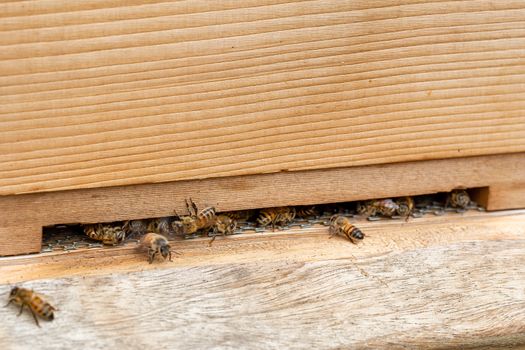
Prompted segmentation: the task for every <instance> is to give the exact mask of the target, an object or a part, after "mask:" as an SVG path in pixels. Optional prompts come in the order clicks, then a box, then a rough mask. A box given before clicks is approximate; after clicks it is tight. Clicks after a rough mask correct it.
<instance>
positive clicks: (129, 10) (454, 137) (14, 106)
mask: <svg viewBox="0 0 525 350" xmlns="http://www.w3.org/2000/svg"><path fill="white" fill-rule="evenodd" d="M27 5H28V2H27V1H11V2H8V3H3V4H0V16H1V17H0V45H2V50H1V52H0V99H1V101H2V104H1V105H0V168H1V171H0V195H9V194H15V193H27V192H41V191H53V190H63V189H78V188H92V187H102V186H118V185H129V184H141V183H152V182H168V181H176V180H186V179H197V178H211V177H218V176H236V175H247V174H257V173H270V172H279V171H281V170H290V171H294V170H302V169H318V168H328V167H346V166H356V165H369V164H381V163H389V162H403V161H411V160H423V159H435V158H451V157H457V156H472V155H487V154H498V153H510V152H523V151H525V119H524V117H523V113H522V111H523V109H524V107H525V103H524V102H523V101H524V100H525V99H524V97H525V79H524V77H525V69H524V68H523V67H524V65H523V57H522V53H523V50H524V49H525V40H524V39H523V38H524V37H525V29H524V28H525V26H524V25H525V3H524V2H523V1H521V0H500V1H489V0H473V1H446V0H439V1H438V0H436V1H424V0H399V1H396V2H392V1H389V0H374V1H369V0H366V1H365V0H355V1H337V0H311V1H292V0H260V1H254V0H248V1H242V2H237V1H212V2H210V1H201V0H190V1H184V2H180V1H161V0H159V1H147V2H138V1H133V2H126V1H116V0H115V1H108V2H104V3H100V2H94V1H83V2H81V3H75V4H71V3H70V2H68V1H64V0H45V1H31V2H30V6H27Z"/></svg>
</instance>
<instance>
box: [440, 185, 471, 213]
mask: <svg viewBox="0 0 525 350" xmlns="http://www.w3.org/2000/svg"><path fill="white" fill-rule="evenodd" d="M449 205H450V206H451V207H452V208H458V209H467V207H468V206H469V205H470V196H469V194H468V193H467V191H465V190H464V189H455V190H452V192H450V193H449V195H448V197H447V201H446V202H445V208H447V207H448V206H449Z"/></svg>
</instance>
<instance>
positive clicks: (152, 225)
mask: <svg viewBox="0 0 525 350" xmlns="http://www.w3.org/2000/svg"><path fill="white" fill-rule="evenodd" d="M172 221H173V219H172V217H169V216H168V217H163V218H156V219H152V220H150V221H149V223H148V228H147V231H148V232H154V233H158V234H160V235H163V236H172V235H173V234H174V232H173V228H172V227H171V223H172Z"/></svg>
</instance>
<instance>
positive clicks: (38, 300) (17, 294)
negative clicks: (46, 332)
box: [6, 287, 56, 327]
mask: <svg viewBox="0 0 525 350" xmlns="http://www.w3.org/2000/svg"><path fill="white" fill-rule="evenodd" d="M12 302H13V303H15V304H16V305H20V312H19V313H18V316H20V315H21V314H22V311H24V307H25V306H27V308H28V309H29V311H31V314H32V315H33V318H34V319H35V322H36V325H37V326H38V327H40V324H39V323H38V318H37V317H36V316H37V315H38V316H40V317H41V318H43V319H44V320H47V321H52V320H53V319H54V318H55V314H54V311H56V308H55V307H53V306H52V305H51V304H49V303H48V302H47V301H45V300H44V299H43V298H42V296H40V295H38V294H36V293H35V292H34V291H32V290H29V289H26V288H19V287H13V288H12V289H11V293H10V294H9V301H8V303H7V304H6V307H7V306H8V305H9V304H11V303H12Z"/></svg>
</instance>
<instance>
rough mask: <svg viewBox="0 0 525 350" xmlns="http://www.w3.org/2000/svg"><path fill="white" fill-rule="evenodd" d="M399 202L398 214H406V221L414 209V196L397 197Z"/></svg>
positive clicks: (397, 202)
mask: <svg viewBox="0 0 525 350" xmlns="http://www.w3.org/2000/svg"><path fill="white" fill-rule="evenodd" d="M396 204H397V207H398V208H397V215H399V216H404V217H405V221H408V218H409V217H410V215H412V212H413V211H414V200H413V199H412V197H408V196H407V197H403V198H398V199H396Z"/></svg>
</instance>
